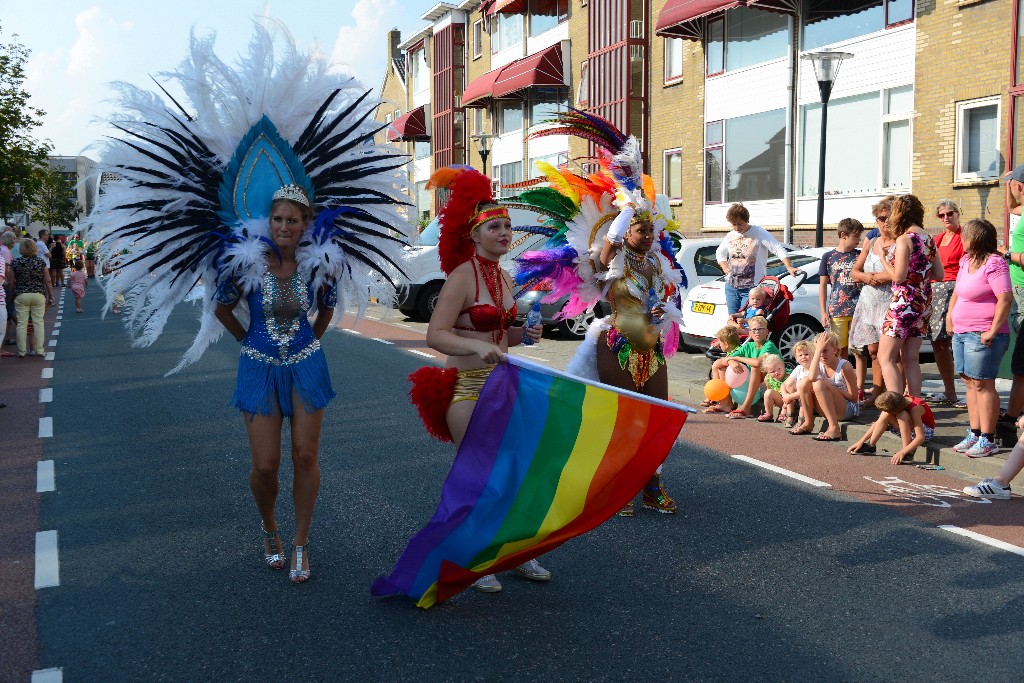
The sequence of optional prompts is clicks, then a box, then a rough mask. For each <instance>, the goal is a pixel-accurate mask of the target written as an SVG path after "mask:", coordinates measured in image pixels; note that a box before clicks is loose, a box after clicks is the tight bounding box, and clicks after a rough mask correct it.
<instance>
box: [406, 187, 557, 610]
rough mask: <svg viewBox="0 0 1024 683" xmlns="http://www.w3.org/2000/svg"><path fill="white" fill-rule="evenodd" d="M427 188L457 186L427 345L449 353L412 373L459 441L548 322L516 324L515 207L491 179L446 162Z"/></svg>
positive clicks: (491, 589) (438, 420)
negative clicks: (526, 342) (494, 382)
mask: <svg viewBox="0 0 1024 683" xmlns="http://www.w3.org/2000/svg"><path fill="white" fill-rule="evenodd" d="M427 187H428V188H444V189H447V190H449V192H450V195H449V199H448V203H447V204H446V205H445V207H444V209H442V210H441V212H440V223H441V237H440V240H439V242H438V253H439V255H440V257H441V270H443V271H444V272H445V274H446V275H447V277H448V279H447V281H446V282H445V285H444V287H443V288H442V289H441V294H440V296H439V297H438V300H437V305H436V306H435V308H434V313H433V314H432V315H431V317H430V326H429V327H428V328H427V344H429V345H430V347H431V348H432V349H436V350H437V351H440V352H441V353H444V354H446V355H447V356H448V360H447V361H446V362H445V369H444V370H442V369H440V368H434V367H427V368H421V369H420V370H417V371H416V372H414V373H413V374H412V375H410V379H411V380H412V381H413V389H412V392H411V393H412V397H413V403H415V404H416V406H417V408H418V409H419V411H420V416H421V417H423V420H424V422H425V423H426V425H427V430H428V431H429V432H430V433H431V434H433V435H434V436H436V437H437V438H439V439H441V440H443V441H452V442H454V443H455V447H456V448H458V447H459V445H460V444H461V443H462V438H463V436H465V434H466V429H467V428H468V427H469V418H470V417H471V416H472V415H473V410H474V408H475V407H476V401H477V398H478V397H479V396H480V390H481V389H482V388H483V386H484V382H486V381H487V376H488V375H489V374H490V373H491V370H492V369H494V366H495V364H497V363H501V362H503V361H504V360H505V353H506V352H507V351H508V347H509V346H515V345H516V344H519V343H521V342H522V340H523V336H524V335H528V336H529V337H531V338H532V339H533V340H534V341H537V340H539V339H540V336H541V326H540V325H537V326H536V327H532V328H529V329H527V328H523V327H512V323H513V322H514V321H515V319H516V312H517V311H516V304H515V299H514V297H513V296H512V291H513V283H512V277H511V276H510V275H509V274H508V273H507V272H505V271H504V270H503V269H502V268H501V267H500V266H499V265H498V260H499V259H500V258H501V257H502V256H504V255H505V254H506V253H508V250H509V246H510V245H511V244H512V223H511V221H510V220H509V216H508V209H506V208H505V207H503V206H501V205H499V204H497V203H496V202H495V201H494V196H493V195H492V193H491V181H490V179H489V178H487V177H486V176H484V175H482V174H481V173H479V172H478V171H476V170H474V169H471V168H457V169H454V168H443V169H439V170H438V171H436V172H435V173H434V175H432V176H431V178H430V183H428V185H427ZM515 571H516V572H517V573H519V574H520V575H522V576H524V577H526V578H528V579H532V580H534V581H547V580H548V579H550V578H551V573H550V572H549V571H547V570H546V569H544V568H543V567H541V566H540V564H538V563H537V561H536V560H530V561H529V562H527V563H525V564H523V565H521V566H519V567H517V568H516V569H515ZM473 587H474V588H476V589H477V590H479V591H482V592H485V593H496V592H498V591H500V590H501V584H500V583H499V582H498V580H497V579H496V578H495V577H494V576H493V575H488V576H484V577H483V578H481V579H480V580H478V581H477V582H476V583H475V584H473Z"/></svg>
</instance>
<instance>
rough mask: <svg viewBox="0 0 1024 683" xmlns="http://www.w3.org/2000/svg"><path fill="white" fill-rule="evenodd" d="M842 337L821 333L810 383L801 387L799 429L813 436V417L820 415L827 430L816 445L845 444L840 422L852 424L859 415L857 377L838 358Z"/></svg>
mask: <svg viewBox="0 0 1024 683" xmlns="http://www.w3.org/2000/svg"><path fill="white" fill-rule="evenodd" d="M839 348H840V347H839V337H837V336H836V335H835V334H834V333H832V332H822V333H821V334H819V335H818V337H817V339H815V340H814V357H813V358H811V370H810V374H809V375H808V379H810V380H811V381H810V382H806V383H804V384H803V386H802V389H803V391H802V393H801V396H800V416H801V417H802V418H803V421H802V423H801V424H800V427H801V428H803V429H805V430H807V431H806V432H805V433H810V431H811V430H812V429H813V428H814V416H815V415H821V416H823V417H824V418H825V421H826V422H827V423H828V426H827V427H825V428H824V429H822V430H821V433H819V434H818V435H817V436H816V437H814V438H815V440H817V441H842V440H843V432H842V427H840V425H839V422H840V420H849V419H851V418H853V417H856V416H857V415H859V414H860V404H859V403H857V376H856V373H855V372H854V370H853V366H852V365H850V362H849V361H848V360H846V359H845V358H840V357H839Z"/></svg>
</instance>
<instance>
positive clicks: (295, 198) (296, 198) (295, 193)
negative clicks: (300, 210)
mask: <svg viewBox="0 0 1024 683" xmlns="http://www.w3.org/2000/svg"><path fill="white" fill-rule="evenodd" d="M278 199H287V200H288V201H290V202H296V203H298V204H302V205H303V206H305V207H307V208H312V207H310V206H309V195H307V194H306V191H305V190H304V189H302V186H300V185H294V184H291V185H283V186H282V187H281V189H280V190H278V191H277V192H275V193H274V196H273V198H271V200H270V201H271V202H276V201H277V200H278Z"/></svg>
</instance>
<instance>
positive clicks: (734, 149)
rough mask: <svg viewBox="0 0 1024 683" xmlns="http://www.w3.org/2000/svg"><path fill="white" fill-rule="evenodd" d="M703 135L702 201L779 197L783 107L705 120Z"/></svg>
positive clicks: (734, 200)
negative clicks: (710, 120)
mask: <svg viewBox="0 0 1024 683" xmlns="http://www.w3.org/2000/svg"><path fill="white" fill-rule="evenodd" d="M705 138H706V139H705V143H704V156H705V183H706V185H705V192H706V194H705V201H707V202H710V203H718V202H722V201H726V202H749V201H757V200H762V199H780V198H782V194H783V192H782V188H783V184H784V182H785V172H784V164H785V147H786V111H785V109H774V110H772V111H766V112H762V113H760V114H751V115H749V116H740V117H738V118H735V119H728V120H726V121H716V122H713V123H709V124H708V125H707V126H706V127H705ZM723 195H724V196H723Z"/></svg>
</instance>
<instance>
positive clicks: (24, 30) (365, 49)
mask: <svg viewBox="0 0 1024 683" xmlns="http://www.w3.org/2000/svg"><path fill="white" fill-rule="evenodd" d="M435 4H437V0H291V2H284V1H279V2H271V1H268V0H252V1H246V0H202V1H199V0H170V1H169V2H166V1H165V2H151V1H150V0H96V1H95V2H75V1H74V0H42V1H41V2H26V1H25V0H0V43H3V44H7V43H10V42H11V41H12V36H13V35H14V34H17V40H18V42H20V43H21V44H22V45H24V46H25V47H27V48H28V49H29V50H30V51H31V56H30V58H29V62H28V67H27V78H26V81H25V86H24V87H25V90H26V91H27V92H28V93H29V94H30V95H31V103H32V104H33V105H34V106H36V107H39V108H41V109H43V110H44V111H46V116H45V117H44V119H43V125H42V126H41V127H40V128H37V129H36V130H35V135H36V136H37V137H39V138H43V139H48V140H50V141H51V142H52V143H53V146H54V152H53V153H54V154H58V155H69V156H73V155H78V154H85V155H86V156H91V157H92V158H93V159H97V157H98V149H97V148H92V146H93V145H94V144H95V143H97V142H100V141H102V139H103V138H104V136H105V135H107V134H109V133H110V129H109V128H108V127H107V126H106V125H105V124H104V123H103V121H104V120H105V119H106V118H107V117H108V116H109V114H110V112H111V111H112V110H113V108H112V103H111V99H112V98H113V96H114V91H113V90H112V89H111V88H110V86H109V85H108V84H109V83H111V82H114V81H126V82H128V83H132V84H133V85H136V86H140V87H143V88H145V89H147V90H154V91H155V90H157V88H156V86H155V85H154V84H153V81H151V80H150V78H149V74H152V75H153V76H156V77H157V78H158V80H161V81H163V80H164V79H160V77H159V73H160V72H163V71H171V70H173V69H175V68H176V67H177V66H178V64H180V63H181V61H182V60H183V59H184V58H185V55H186V51H187V48H188V41H189V32H190V31H192V30H194V31H195V32H196V34H197V35H207V34H209V33H210V32H214V33H216V36H217V41H216V51H217V54H218V55H219V56H220V57H221V59H223V60H224V61H227V62H229V63H233V62H234V58H235V57H236V56H238V55H239V54H240V53H241V52H243V51H244V49H245V47H246V45H247V43H248V41H249V38H250V36H251V34H252V27H253V21H257V20H259V18H260V17H264V16H269V17H272V18H273V19H275V20H277V21H280V22H283V23H284V25H285V26H287V27H288V30H289V31H290V32H291V33H292V35H293V36H294V38H295V41H296V43H297V44H298V47H299V49H300V50H302V51H307V52H308V51H311V50H313V49H314V48H316V49H319V50H320V51H321V52H323V53H325V54H328V55H330V56H331V62H332V64H334V65H335V66H334V67H332V68H335V69H337V70H338V71H342V72H345V73H349V74H351V75H353V76H355V77H356V78H358V79H359V80H360V81H362V83H363V84H364V85H365V86H366V87H367V88H372V89H373V90H374V91H376V90H377V89H379V88H380V85H381V81H382V79H383V76H384V68H385V66H386V64H387V55H386V53H387V32H388V31H389V30H391V29H393V28H398V29H399V30H401V31H402V36H403V38H405V37H408V36H411V35H412V33H413V32H415V31H418V30H419V29H421V28H422V27H424V26H425V25H426V22H425V21H423V20H422V19H420V17H421V16H422V15H423V14H424V13H425V12H426V11H427V10H429V9H430V8H431V7H433V6H434V5H435ZM164 85H165V87H168V86H167V84H166V83H164ZM169 89H170V88H169ZM170 90H171V92H172V94H173V93H174V92H175V91H174V90H173V89H170ZM175 97H177V95H175ZM97 160H98V159H97Z"/></svg>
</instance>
